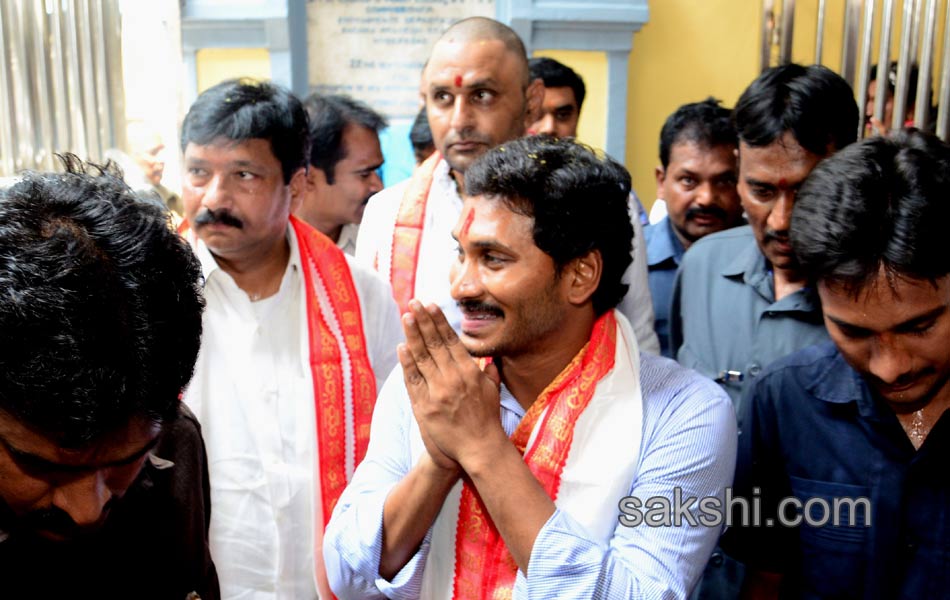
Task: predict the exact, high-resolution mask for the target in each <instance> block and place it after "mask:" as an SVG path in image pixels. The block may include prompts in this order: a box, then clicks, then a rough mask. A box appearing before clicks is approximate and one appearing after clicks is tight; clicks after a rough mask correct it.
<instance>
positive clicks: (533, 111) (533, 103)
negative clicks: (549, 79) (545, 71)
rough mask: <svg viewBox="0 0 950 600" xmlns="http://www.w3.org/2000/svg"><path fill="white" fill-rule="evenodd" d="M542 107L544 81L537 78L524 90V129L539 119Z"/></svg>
mask: <svg viewBox="0 0 950 600" xmlns="http://www.w3.org/2000/svg"><path fill="white" fill-rule="evenodd" d="M543 105H544V81H543V80H542V79H541V78H540V77H539V78H538V79H535V80H534V81H532V82H531V83H530V84H528V89H527V90H525V115H524V122H525V128H527V127H528V126H529V125H531V124H532V123H534V122H535V121H537V120H538V119H540V118H541V107H542V106H543Z"/></svg>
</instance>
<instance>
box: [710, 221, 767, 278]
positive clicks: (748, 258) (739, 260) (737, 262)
mask: <svg viewBox="0 0 950 600" xmlns="http://www.w3.org/2000/svg"><path fill="white" fill-rule="evenodd" d="M747 227H748V225H747ZM751 242H752V243H750V244H749V245H748V246H746V247H745V248H743V249H742V250H741V251H740V252H737V253H736V255H735V256H734V257H733V259H732V260H731V261H729V263H728V264H727V265H726V266H725V267H724V268H723V269H722V271H721V273H722V275H724V276H726V277H736V276H738V275H743V276H744V279H745V281H746V282H748V281H752V280H754V279H756V278H757V277H758V276H765V275H768V266H767V264H766V261H765V255H763V254H762V252H761V251H760V250H759V244H758V242H756V241H755V236H753V237H752V239H751Z"/></svg>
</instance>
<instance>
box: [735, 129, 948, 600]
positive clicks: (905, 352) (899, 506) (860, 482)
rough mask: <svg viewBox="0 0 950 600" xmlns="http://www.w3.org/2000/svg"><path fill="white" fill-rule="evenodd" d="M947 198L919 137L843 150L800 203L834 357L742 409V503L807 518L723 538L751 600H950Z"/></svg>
mask: <svg viewBox="0 0 950 600" xmlns="http://www.w3.org/2000/svg"><path fill="white" fill-rule="evenodd" d="M948 197H950V146H947V145H946V144H944V143H943V142H941V141H939V140H937V138H935V137H933V136H930V135H928V134H923V133H920V132H910V133H899V134H897V135H896V136H895V138H894V139H885V138H872V139H869V140H865V141H863V142H861V143H860V144H856V145H854V146H851V147H849V148H846V149H845V150H843V151H842V152H840V153H839V154H837V155H835V156H834V157H832V158H830V159H828V160H827V161H825V162H823V163H822V164H820V165H819V166H818V167H816V168H815V170H814V171H813V172H812V174H811V175H810V176H809V178H808V180H807V181H806V182H805V185H803V186H802V189H801V191H800V192H799V194H798V200H797V202H796V205H795V210H794V212H793V214H792V224H791V240H792V247H793V248H794V250H795V255H796V257H797V260H798V268H799V271H800V272H801V273H802V275H804V276H805V277H807V278H808V279H809V281H812V282H815V284H816V285H817V290H818V295H819V296H820V298H821V306H822V310H823V311H824V321H825V326H826V327H827V329H828V333H829V334H830V336H831V340H832V342H833V343H832V342H827V343H825V344H821V345H818V346H812V347H810V348H806V349H804V350H802V351H800V352H797V353H795V354H793V355H791V356H789V357H787V358H785V359H784V360H782V361H780V362H778V363H776V364H775V365H773V366H772V367H771V368H770V369H769V370H768V372H767V373H765V374H763V375H762V377H760V378H759V380H758V381H756V382H755V385H754V387H752V389H751V390H750V392H751V393H750V394H749V396H748V399H747V402H746V403H745V406H744V409H743V416H742V423H743V426H742V435H741V437H740V460H739V465H738V468H737V471H736V494H737V495H746V496H751V494H752V493H753V492H752V490H753V489H756V488H758V490H759V491H760V492H761V501H762V503H761V507H762V515H763V516H764V517H767V518H772V519H775V518H777V517H778V516H779V515H778V511H779V510H781V508H782V507H781V506H780V502H781V499H782V498H785V497H794V498H796V499H797V500H798V502H799V503H798V504H797V508H798V510H797V511H794V514H789V513H792V512H793V511H790V510H786V511H785V514H786V516H787V517H789V516H790V517H799V520H800V518H801V517H806V520H805V522H802V523H800V524H799V525H798V526H796V527H793V528H782V527H771V528H769V527H757V528H755V527H746V528H733V529H730V530H729V531H728V532H727V533H726V535H725V537H724V538H723V546H724V547H725V548H726V549H727V550H729V551H730V552H735V553H736V555H737V556H739V557H740V558H741V559H742V560H744V561H745V562H746V564H747V565H748V567H749V569H748V571H749V573H748V577H747V579H746V590H745V591H746V592H749V593H751V594H752V595H750V596H749V597H754V598H777V597H779V596H780V595H781V596H782V597H786V598H948V597H950V571H948V570H947V568H946V556H947V540H948V539H950V510H948V504H947V498H948V497H950V480H948V478H947V464H948V463H950V415H948V412H947V410H948V408H950V254H948V253H947V251H946V224H947V222H948V220H950V204H948V202H947V198H948ZM822 519H826V522H821V520H822Z"/></svg>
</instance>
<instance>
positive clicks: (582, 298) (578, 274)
mask: <svg viewBox="0 0 950 600" xmlns="http://www.w3.org/2000/svg"><path fill="white" fill-rule="evenodd" d="M603 273H604V259H603V257H602V256H601V255H600V250H591V251H590V252H587V253H586V254H584V255H582V256H579V257H577V258H575V259H574V260H572V261H571V262H570V263H568V264H567V265H566V266H565V268H564V274H563V276H562V277H563V278H564V279H565V280H566V285H567V286H568V288H567V299H568V301H569V302H570V303H571V304H573V305H575V306H580V305H581V304H584V303H585V302H587V301H588V300H590V298H591V296H593V295H594V292H596V291H597V288H598V287H599V286H600V278H601V276H602V275H603Z"/></svg>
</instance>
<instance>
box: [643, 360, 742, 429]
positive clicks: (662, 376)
mask: <svg viewBox="0 0 950 600" xmlns="http://www.w3.org/2000/svg"><path fill="white" fill-rule="evenodd" d="M640 386H641V390H642V393H643V397H644V402H645V404H646V406H647V410H651V409H652V410H656V411H670V410H673V411H675V412H677V413H679V415H680V416H681V417H682V416H685V415H684V413H689V414H692V415H699V414H701V413H716V417H722V416H725V415H728V416H729V418H730V419H733V420H734V419H735V417H734V414H735V413H734V409H733V404H732V400H730V398H729V395H728V394H726V392H725V391H723V389H722V387H721V386H719V385H718V384H716V383H715V382H714V381H712V380H711V379H709V378H708V377H705V376H703V375H700V374H699V373H697V372H696V371H694V370H693V369H689V368H687V367H684V366H682V365H681V364H679V363H677V362H676V361H674V360H671V359H669V358H665V357H662V356H655V355H652V354H647V353H642V354H641V355H640Z"/></svg>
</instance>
